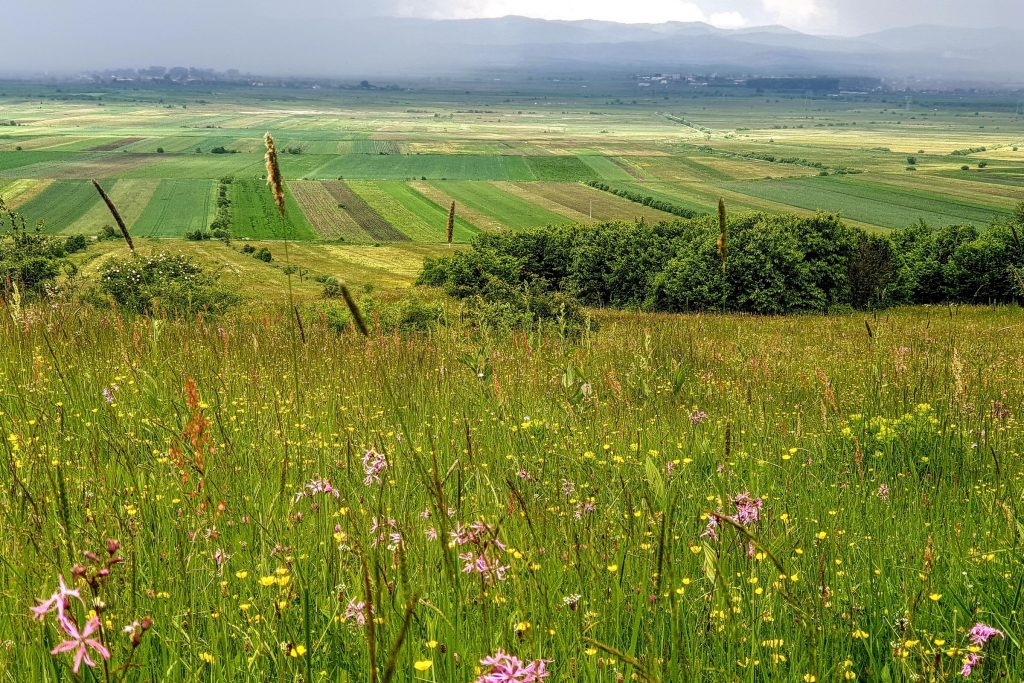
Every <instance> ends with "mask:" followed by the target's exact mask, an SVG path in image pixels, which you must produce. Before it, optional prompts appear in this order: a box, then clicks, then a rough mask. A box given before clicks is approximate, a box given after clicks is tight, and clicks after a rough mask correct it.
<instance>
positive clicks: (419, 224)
mask: <svg viewBox="0 0 1024 683" xmlns="http://www.w3.org/2000/svg"><path fill="white" fill-rule="evenodd" d="M348 185H349V187H351V188H352V190H353V191H355V193H356V194H358V195H359V196H360V197H361V198H362V199H363V200H364V201H365V202H366V203H367V205H369V206H370V207H371V208H373V210H374V211H376V212H377V213H378V214H379V215H380V216H381V217H382V218H384V220H386V221H387V222H388V223H390V224H391V225H393V226H395V228H397V229H398V230H400V231H401V232H402V234H404V235H405V236H406V237H407V238H409V239H410V240H412V241H414V242H443V241H445V239H446V233H447V229H448V209H447V207H443V208H442V207H441V206H438V205H437V204H435V203H433V202H432V201H430V200H429V199H427V198H426V197H424V196H423V195H422V194H420V193H419V192H417V191H416V190H414V189H412V188H411V187H409V186H408V185H407V184H405V183H401V182H397V181H382V182H377V183H370V182H367V181H358V180H357V181H352V182H351V183H348ZM478 232H480V230H479V229H478V228H477V227H476V226H473V225H470V224H469V223H467V222H466V220H465V219H463V218H461V217H458V218H456V221H455V231H454V237H455V238H456V239H458V240H459V241H466V240H467V239H469V238H470V237H472V236H473V235H475V234H476V233H478Z"/></svg>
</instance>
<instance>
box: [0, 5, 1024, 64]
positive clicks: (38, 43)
mask: <svg viewBox="0 0 1024 683" xmlns="http://www.w3.org/2000/svg"><path fill="white" fill-rule="evenodd" d="M0 2H2V3H3V12H2V14H3V18H4V24H5V27H6V28H7V30H6V31H5V35H4V42H5V49H4V50H3V56H2V57H0V73H3V72H24V71H26V70H32V71H35V72H39V71H44V70H53V71H61V70H63V71H65V72H67V71H78V70H82V69H92V68H110V67H125V66H144V65H147V64H164V65H172V64H188V65H196V66H211V67H215V68H225V67H227V66H237V67H239V68H242V69H250V70H253V71H256V72H258V73H278V72H283V71H294V70H297V69H302V70H307V69H308V68H309V66H310V65H317V66H319V65H323V68H324V71H325V72H332V71H336V70H337V69H338V68H340V66H342V65H347V66H350V67H353V68H360V69H361V68H367V67H370V66H373V65H374V64H375V63H377V62H379V61H380V60H381V59H386V58H388V57H389V55H383V56H381V53H382V45H383V46H384V47H386V48H387V51H392V52H394V53H395V54H393V55H390V57H392V58H393V59H394V64H401V63H402V62H401V61H400V59H399V57H403V58H404V57H411V58H412V60H413V63H415V58H416V45H415V44H414V43H415V41H412V40H406V41H405V42H406V43H408V44H405V45H403V44H399V43H401V42H402V41H401V39H399V40H397V41H395V42H394V43H390V44H388V43H387V38H388V35H389V34H388V33H387V32H386V31H383V30H382V32H381V33H380V34H377V35H371V34H370V33H369V32H367V31H365V30H361V29H354V30H353V28H352V27H353V26H354V25H355V23H356V22H358V20H359V19H360V18H362V17H365V16H367V15H376V16H380V15H383V16H397V17H424V18H435V19H449V18H474V17H500V16H506V15H521V16H528V17H536V18H543V19H601V20H609V21H619V22H628V23H658V22H665V21H681V22H693V21H703V22H707V23H711V24H714V25H716V26H719V27H721V28H745V27H751V26H763V25H767V24H782V25H785V26H788V27H790V28H793V29H797V30H800V31H804V32H808V33H816V34H830V35H847V36H853V35H859V34H863V33H868V32H873V31H879V30H883V29H888V28H894V27H900V26H908V25H915V24H923V23H928V24H944V25H949V26H959V27H1015V28H1017V29H1020V28H1021V27H1022V26H1024V0H971V1H970V2H968V1H967V0H286V1H285V2H282V1H281V0H174V2H168V1H167V0H89V1H88V2H85V1H84V0H22V1H18V0H0ZM19 27H21V28H22V29H23V30H17V29H18V28H19ZM271 46H276V48H277V53H276V54H275V52H274V49H272V47H271ZM403 51H404V52H403ZM371 53H372V56H371ZM360 57H362V58H363V59H364V60H365V63H356V62H354V61H353V60H358V59H359V58H360ZM277 67H280V68H277Z"/></svg>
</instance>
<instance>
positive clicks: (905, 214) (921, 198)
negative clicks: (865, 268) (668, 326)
mask: <svg viewBox="0 0 1024 683" xmlns="http://www.w3.org/2000/svg"><path fill="white" fill-rule="evenodd" d="M726 187H727V188H728V189H730V190H733V191H735V192H739V193H742V194H746V195H750V196H752V197H757V198H760V199H768V200H771V201H774V202H777V203H779V204H783V205H787V206H796V207H799V208H802V209H811V210H817V209H821V210H827V211H838V212H840V213H841V214H842V215H843V216H845V217H847V218H850V219H852V220H855V221H858V222H861V223H869V224H871V225H880V226H886V227H894V228H895V227H902V226H905V225H909V224H910V223H913V222H914V221H915V220H917V219H918V218H920V219H922V220H924V221H926V222H928V223H931V224H934V225H950V224H958V223H964V224H975V225H987V224H989V223H992V222H994V221H996V220H998V219H1000V218H1006V217H1007V216H1009V214H1010V209H1011V206H1010V205H1009V204H1007V205H1005V206H1004V207H1002V208H996V207H995V206H982V205H979V204H978V203H977V202H976V200H971V199H957V198H955V197H950V196H949V195H943V194H941V193H939V192H926V191H923V190H910V189H904V188H901V187H899V186H897V185H895V184H890V183H886V182H880V181H878V180H868V179H862V178H856V179H850V178H842V177H833V178H807V179H799V180H795V179H788V180H773V181H763V182H761V181H756V182H749V181H748V182H737V183H729V184H727V185H726Z"/></svg>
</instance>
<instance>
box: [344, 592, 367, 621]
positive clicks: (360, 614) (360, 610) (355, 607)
mask: <svg viewBox="0 0 1024 683" xmlns="http://www.w3.org/2000/svg"><path fill="white" fill-rule="evenodd" d="M369 614H373V607H372V606H367V604H366V603H365V602H363V601H361V600H360V601H358V602H357V601H356V599H355V598H352V599H351V600H349V601H348V606H347V607H346V608H345V614H343V615H342V617H341V620H342V621H345V622H347V621H348V620H349V619H352V620H353V621H354V622H355V624H356V626H365V625H366V617H367V615H369Z"/></svg>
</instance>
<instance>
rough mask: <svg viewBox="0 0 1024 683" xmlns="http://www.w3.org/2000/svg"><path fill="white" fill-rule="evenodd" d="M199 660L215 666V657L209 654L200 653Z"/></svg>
mask: <svg viewBox="0 0 1024 683" xmlns="http://www.w3.org/2000/svg"><path fill="white" fill-rule="evenodd" d="M199 659H201V660H202V661H203V662H205V663H206V664H210V665H213V663H214V662H215V661H216V660H215V659H214V657H213V655H211V654H210V653H209V652H200V653H199Z"/></svg>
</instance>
